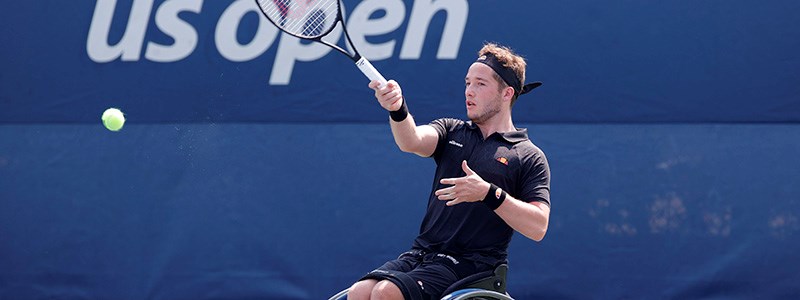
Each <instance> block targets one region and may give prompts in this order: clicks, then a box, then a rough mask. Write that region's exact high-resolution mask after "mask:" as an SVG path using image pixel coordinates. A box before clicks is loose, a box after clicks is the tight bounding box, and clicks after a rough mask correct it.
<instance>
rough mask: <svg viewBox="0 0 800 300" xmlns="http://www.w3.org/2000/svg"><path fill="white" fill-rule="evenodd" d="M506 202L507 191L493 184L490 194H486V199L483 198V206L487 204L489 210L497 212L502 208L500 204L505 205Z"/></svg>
mask: <svg viewBox="0 0 800 300" xmlns="http://www.w3.org/2000/svg"><path fill="white" fill-rule="evenodd" d="M505 200H506V191H504V190H503V189H501V188H500V187H498V186H496V185H494V183H492V184H491V186H489V192H488V193H486V197H484V198H483V204H486V206H488V207H489V209H491V210H495V209H497V208H498V207H500V204H503V201H505Z"/></svg>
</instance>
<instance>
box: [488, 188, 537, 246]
mask: <svg viewBox="0 0 800 300" xmlns="http://www.w3.org/2000/svg"><path fill="white" fill-rule="evenodd" d="M494 212H495V213H497V215H499V216H500V218H502V219H503V220H504V221H505V222H506V224H508V226H511V228H513V229H514V230H516V231H518V232H519V233H521V234H522V235H524V236H526V237H528V238H529V239H532V240H534V241H537V242H538V241H541V240H542V239H543V238H544V235H545V233H547V225H548V223H549V220H550V207H549V206H547V205H546V204H544V203H540V202H532V203H526V202H523V201H520V200H517V199H514V198H513V197H511V196H510V195H508V196H506V200H505V201H503V203H502V204H501V205H500V207H498V208H497V209H496V210H495V211H494Z"/></svg>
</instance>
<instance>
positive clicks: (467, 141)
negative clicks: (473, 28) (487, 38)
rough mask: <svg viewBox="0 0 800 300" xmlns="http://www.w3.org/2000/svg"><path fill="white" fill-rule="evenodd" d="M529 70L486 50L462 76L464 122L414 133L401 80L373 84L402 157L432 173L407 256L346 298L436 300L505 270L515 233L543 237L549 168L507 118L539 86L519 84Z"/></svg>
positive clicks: (507, 54) (498, 49) (440, 123)
mask: <svg viewBox="0 0 800 300" xmlns="http://www.w3.org/2000/svg"><path fill="white" fill-rule="evenodd" d="M525 67H526V63H525V60H524V59H523V58H522V57H520V56H518V55H516V54H514V53H513V52H512V51H511V50H510V49H509V48H507V47H504V46H499V45H496V44H492V43H487V44H485V45H484V47H483V48H482V49H481V50H480V51H479V52H478V58H477V60H476V61H475V62H474V63H473V64H472V65H471V66H470V67H469V70H468V72H467V76H466V78H465V84H466V89H465V91H464V96H465V97H466V101H465V104H466V108H467V117H468V118H469V119H470V121H464V120H457V119H449V118H443V119H437V120H434V121H433V122H431V123H430V124H427V125H421V126H417V125H416V123H415V122H414V118H413V117H412V116H411V115H410V114H409V113H408V106H407V105H406V102H405V99H404V98H403V93H402V90H401V89H400V85H399V84H398V83H397V82H395V81H393V80H390V81H389V83H388V84H387V85H386V86H385V87H384V88H379V84H378V82H377V81H373V82H371V83H370V84H369V87H370V88H372V89H373V90H375V97H376V98H377V99H378V102H379V103H380V105H381V106H382V107H383V108H384V109H386V110H388V111H389V115H390V118H391V121H390V123H391V128H392V134H393V135H394V139H395V142H396V143H397V145H398V146H399V148H400V150H402V151H404V152H409V153H415V154H417V155H419V156H423V157H432V158H433V159H434V161H435V162H436V164H437V168H436V174H435V179H434V180H435V181H434V185H433V189H432V190H431V194H430V197H429V199H428V208H427V212H426V213H425V217H424V219H423V221H422V224H421V226H420V232H419V235H418V236H417V238H416V239H415V240H414V242H413V244H412V247H411V250H409V251H407V252H405V253H403V254H401V255H400V256H399V257H398V258H397V259H396V260H392V261H389V262H386V263H385V264H384V265H383V266H381V267H379V268H378V269H376V270H374V271H372V272H370V273H368V274H367V275H366V276H364V277H363V278H362V279H361V280H360V281H358V282H356V283H355V284H354V285H353V286H352V287H351V288H350V291H349V294H348V299H414V300H416V299H440V298H441V297H442V296H443V295H442V293H443V292H444V291H445V289H447V288H448V287H449V286H450V285H451V284H453V283H455V282H456V281H458V280H459V279H462V278H464V277H467V276H469V275H471V274H475V273H478V272H482V271H487V270H493V269H494V267H495V266H496V265H498V264H501V263H507V249H508V245H509V242H510V241H511V236H512V235H513V233H514V230H516V231H518V232H520V233H522V234H523V235H525V236H526V237H528V238H530V239H533V240H535V241H540V240H541V239H542V238H543V237H544V235H545V233H546V232H547V224H548V221H549V216H550V169H549V166H548V163H547V159H546V158H545V155H544V153H543V152H542V150H540V149H539V148H538V147H537V146H535V145H534V144H533V143H532V142H531V141H530V140H529V139H528V134H527V130H526V129H519V128H516V127H514V123H513V122H512V120H511V108H512V106H513V105H514V103H515V102H516V100H517V98H518V97H519V96H520V95H522V94H525V93H527V92H529V91H530V90H532V89H534V88H536V87H538V86H540V85H541V83H539V82H535V83H530V84H523V83H524V82H525Z"/></svg>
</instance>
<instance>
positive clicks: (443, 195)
mask: <svg viewBox="0 0 800 300" xmlns="http://www.w3.org/2000/svg"><path fill="white" fill-rule="evenodd" d="M461 169H463V170H464V173H466V174H467V176H464V177H458V178H444V179H442V180H441V181H439V183H441V184H450V185H453V186H451V187H446V188H443V189H440V190H437V191H436V192H435V194H436V196H438V197H437V198H439V200H444V201H447V203H446V204H447V206H453V205H456V204H459V203H461V202H476V201H483V198H486V193H488V192H489V187H490V186H491V185H490V184H489V183H488V182H486V181H484V180H483V178H481V177H480V176H478V174H476V173H475V171H472V169H470V168H469V166H468V165H467V161H466V160H465V161H462V162H461ZM448 200H449V201H448Z"/></svg>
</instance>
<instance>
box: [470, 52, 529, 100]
mask: <svg viewBox="0 0 800 300" xmlns="http://www.w3.org/2000/svg"><path fill="white" fill-rule="evenodd" d="M486 53H491V54H492V55H494V57H496V58H497V61H499V62H500V63H502V64H503V66H504V67H506V68H510V69H511V70H513V71H514V74H516V75H517V78H519V82H520V83H521V84H525V67H526V66H527V63H525V58H523V57H522V56H519V55H517V54H516V53H514V51H513V50H511V48H509V47H506V46H502V45H498V44H495V43H485V44H484V45H483V48H481V50H480V51H478V57H481V56H483V55H485V54H486ZM494 78H495V79H497V81H498V82H500V83H502V85H501V88H505V87H506V86H508V84H507V83H506V82H505V81H504V80H503V78H501V77H500V75H497V73H494ZM512 88H514V91H515V92H516V93H515V94H514V98H512V99H511V105H514V102H516V101H517V97H518V95H519V93H520V92H521V91H517V90H516V89H517V88H519V87H512Z"/></svg>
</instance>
